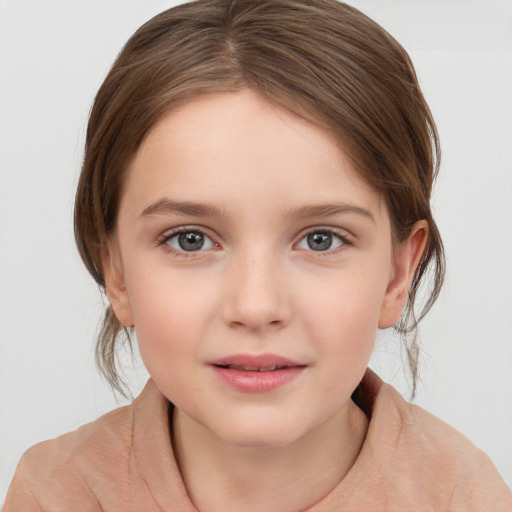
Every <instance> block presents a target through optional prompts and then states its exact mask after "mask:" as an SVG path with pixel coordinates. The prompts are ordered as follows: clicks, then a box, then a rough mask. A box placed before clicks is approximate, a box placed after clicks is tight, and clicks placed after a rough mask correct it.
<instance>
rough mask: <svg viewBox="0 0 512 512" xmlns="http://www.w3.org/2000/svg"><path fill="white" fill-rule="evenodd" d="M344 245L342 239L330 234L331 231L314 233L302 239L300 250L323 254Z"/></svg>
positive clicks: (299, 245)
mask: <svg viewBox="0 0 512 512" xmlns="http://www.w3.org/2000/svg"><path fill="white" fill-rule="evenodd" d="M344 243H345V242H344V241H343V240H342V238H341V237H339V236H338V235H335V234H334V233H330V232H329V231H314V232H312V233H308V234H307V235H306V236H305V237H304V238H302V240H301V241H300V242H299V244H298V247H299V249H309V250H311V251H317V252H321V251H329V250H332V249H336V248H337V247H340V246H341V245H343V244H344Z"/></svg>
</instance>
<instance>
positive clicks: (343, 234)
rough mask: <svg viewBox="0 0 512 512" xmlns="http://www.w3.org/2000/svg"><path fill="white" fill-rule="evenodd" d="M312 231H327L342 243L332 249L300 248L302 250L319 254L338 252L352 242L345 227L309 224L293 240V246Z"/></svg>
mask: <svg viewBox="0 0 512 512" xmlns="http://www.w3.org/2000/svg"><path fill="white" fill-rule="evenodd" d="M312 233H329V234H331V235H333V236H336V237H337V238H339V239H340V240H341V241H342V242H343V243H342V245H341V246H339V247H336V248H334V249H329V250H327V251H313V249H309V250H308V249H300V250H304V251H311V252H314V253H315V254H317V255H319V256H321V255H328V254H332V253H335V252H338V251H340V250H343V247H345V246H347V245H353V242H352V241H351V235H350V233H349V232H348V231H347V230H346V229H341V228H335V227H332V226H311V227H309V228H306V229H304V230H303V231H301V233H300V234H299V236H298V237H297V242H295V244H294V246H297V245H298V244H299V243H300V242H301V241H302V240H304V238H305V237H307V236H308V235H311V234H312Z"/></svg>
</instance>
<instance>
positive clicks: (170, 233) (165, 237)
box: [156, 225, 220, 257]
mask: <svg viewBox="0 0 512 512" xmlns="http://www.w3.org/2000/svg"><path fill="white" fill-rule="evenodd" d="M190 232H195V233H201V234H202V235H204V236H205V237H207V238H208V239H209V240H211V242H212V244H213V246H214V247H213V248H214V249H218V248H220V244H219V243H218V242H217V238H218V237H216V236H215V235H213V234H212V233H211V230H209V229H206V228H204V227H202V226H197V225H185V226H177V227H175V228H170V229H168V230H166V231H164V232H163V233H162V234H161V235H160V236H159V237H158V238H157V240H156V245H158V246H161V247H162V248H164V249H165V250H166V251H167V252H169V253H172V254H174V255H175V256H178V257H194V256H199V254H200V253H202V252H205V251H208V250H210V249H211V248H209V249H204V250H198V251H182V250H179V249H176V248H174V247H171V246H170V245H169V244H168V243H167V242H168V241H169V240H171V239H172V238H174V237H175V236H177V235H180V234H182V233H190Z"/></svg>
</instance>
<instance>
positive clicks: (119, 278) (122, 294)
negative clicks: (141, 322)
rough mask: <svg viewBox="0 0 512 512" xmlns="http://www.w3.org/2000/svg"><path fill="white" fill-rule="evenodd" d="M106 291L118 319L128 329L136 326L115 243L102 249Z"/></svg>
mask: <svg viewBox="0 0 512 512" xmlns="http://www.w3.org/2000/svg"><path fill="white" fill-rule="evenodd" d="M101 256H102V263H103V272H104V274H105V289H106V291H107V297H108V300H109V302H110V306H111V307H112V309H113V310H114V313H115V315H116V318H117V319H118V320H119V321H120V322H121V323H122V324H123V325H125V326H126V327H133V326H134V325H135V322H134V319H133V313H132V307H131V304H130V299H129V296H128V291H127V289H126V285H125V283H124V272H123V265H122V262H121V258H120V255H119V251H118V249H117V247H116V245H115V243H114V242H112V243H108V244H105V245H104V246H103V249H102V253H101Z"/></svg>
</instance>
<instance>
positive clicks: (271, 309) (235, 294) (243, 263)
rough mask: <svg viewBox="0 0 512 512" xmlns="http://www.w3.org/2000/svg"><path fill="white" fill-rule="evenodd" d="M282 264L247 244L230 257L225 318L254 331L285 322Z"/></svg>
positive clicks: (284, 291) (233, 323)
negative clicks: (229, 278) (230, 267)
mask: <svg viewBox="0 0 512 512" xmlns="http://www.w3.org/2000/svg"><path fill="white" fill-rule="evenodd" d="M282 267H283V265H282V264H281V262H280V260H279V258H277V257H275V256H274V255H273V254H272V252H271V251H270V250H269V249H268V248H267V249H265V248H264V247H261V246H260V247H247V248H244V249H242V250H240V251H239V253H238V254H237V255H234V256H233V261H232V269H231V282H230V284H229V290H230V292H229V297H227V303H226V305H225V306H226V308H225V311H226V321H227V322H228V323H229V324H231V325H233V326H245V327H246V328H247V329H250V330H253V331H257V330H261V329H265V328H266V327H268V326H273V327H276V326H280V325H283V324H285V323H286V322H287V320H288V316H289V307H288V304H287V300H286V289H285V287H284V286H283V277H284V276H283V270H284V269H283V268H282Z"/></svg>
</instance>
